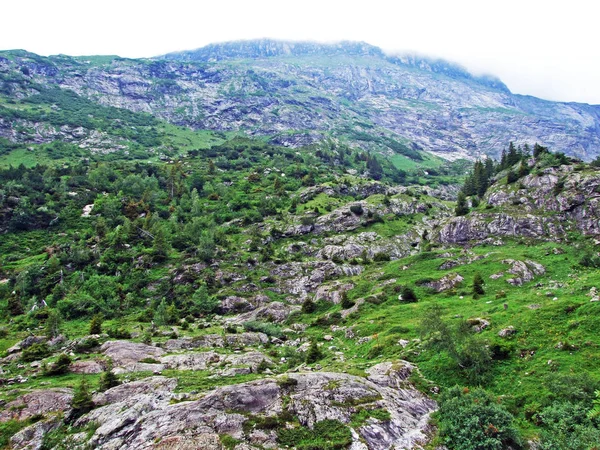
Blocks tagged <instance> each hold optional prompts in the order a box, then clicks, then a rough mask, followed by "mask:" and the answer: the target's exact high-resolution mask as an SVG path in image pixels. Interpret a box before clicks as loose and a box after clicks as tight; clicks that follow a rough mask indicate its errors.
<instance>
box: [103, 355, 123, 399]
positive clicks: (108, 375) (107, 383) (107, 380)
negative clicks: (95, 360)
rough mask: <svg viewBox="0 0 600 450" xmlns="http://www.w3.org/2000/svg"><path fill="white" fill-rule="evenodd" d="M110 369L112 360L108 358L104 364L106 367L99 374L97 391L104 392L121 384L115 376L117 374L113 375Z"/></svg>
mask: <svg viewBox="0 0 600 450" xmlns="http://www.w3.org/2000/svg"><path fill="white" fill-rule="evenodd" d="M112 369H113V366H112V361H110V360H109V362H108V363H107V365H106V368H105V369H104V372H102V375H100V385H99V387H98V390H99V391H101V392H104V391H106V390H108V389H110V388H112V387H115V386H118V385H119V384H121V382H120V381H119V378H118V377H117V375H115V373H114V372H113V371H112Z"/></svg>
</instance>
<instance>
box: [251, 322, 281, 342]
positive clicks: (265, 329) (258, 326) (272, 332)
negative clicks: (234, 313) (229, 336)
mask: <svg viewBox="0 0 600 450" xmlns="http://www.w3.org/2000/svg"><path fill="white" fill-rule="evenodd" d="M244 328H245V329H246V330H247V331H255V332H257V333H265V334H266V335H267V336H273V337H276V338H280V339H281V338H282V337H284V336H285V335H284V334H283V332H282V331H281V327H280V326H279V325H275V324H273V323H267V322H259V321H256V320H250V321H248V322H244Z"/></svg>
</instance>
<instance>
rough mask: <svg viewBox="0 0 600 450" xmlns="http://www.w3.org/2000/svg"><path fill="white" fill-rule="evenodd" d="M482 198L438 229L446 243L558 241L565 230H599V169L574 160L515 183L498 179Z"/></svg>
mask: <svg viewBox="0 0 600 450" xmlns="http://www.w3.org/2000/svg"><path fill="white" fill-rule="evenodd" d="M482 203H483V204H485V205H487V206H486V207H482V208H479V209H478V210H476V211H475V212H473V213H471V214H469V215H468V216H465V217H454V218H452V219H450V220H449V221H447V222H446V223H445V224H444V225H443V226H442V227H441V228H440V229H439V230H437V231H436V235H435V239H436V240H438V241H439V242H441V243H444V244H466V243H468V242H471V241H478V242H482V241H485V240H489V242H491V243H493V242H494V241H496V240H497V239H501V238H511V237H517V238H520V237H523V238H534V239H542V240H555V241H560V240H562V239H564V238H566V237H567V233H569V232H573V233H581V234H583V235H587V236H597V235H598V234H600V221H599V220H598V217H600V177H599V176H598V170H594V169H589V168H588V169H585V170H583V169H582V168H581V167H579V168H578V166H572V165H563V166H560V167H550V168H546V169H543V170H537V171H535V173H532V174H530V175H527V176H526V177H524V178H522V179H521V180H519V181H517V182H516V183H514V184H513V185H506V184H505V183H504V181H502V182H500V181H499V182H497V183H496V184H495V185H493V186H492V187H491V188H490V189H489V190H488V192H487V193H486V195H485V197H484V199H483V202H482Z"/></svg>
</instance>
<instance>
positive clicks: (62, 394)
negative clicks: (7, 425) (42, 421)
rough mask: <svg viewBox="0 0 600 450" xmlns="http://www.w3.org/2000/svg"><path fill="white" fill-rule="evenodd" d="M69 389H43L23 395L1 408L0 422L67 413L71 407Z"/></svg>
mask: <svg viewBox="0 0 600 450" xmlns="http://www.w3.org/2000/svg"><path fill="white" fill-rule="evenodd" d="M72 398H73V391H72V390H71V389H44V390H39V391H33V392H30V393H28V394H25V395H23V396H21V397H19V398H17V399H16V400H13V401H12V402H9V403H7V404H6V405H4V406H3V408H2V410H1V411H0V422H6V421H7V420H10V419H15V420H25V419H28V418H29V417H33V416H36V415H38V414H47V413H49V412H57V411H67V410H68V409H70V407H71V399H72Z"/></svg>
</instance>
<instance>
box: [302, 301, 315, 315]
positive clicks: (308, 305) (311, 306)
mask: <svg viewBox="0 0 600 450" xmlns="http://www.w3.org/2000/svg"><path fill="white" fill-rule="evenodd" d="M316 310H317V305H315V302H313V301H312V300H311V299H310V298H307V299H306V300H304V302H303V303H302V313H303V314H312V313H314V312H315V311H316Z"/></svg>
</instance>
